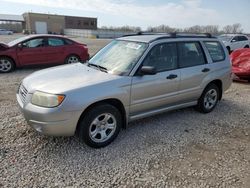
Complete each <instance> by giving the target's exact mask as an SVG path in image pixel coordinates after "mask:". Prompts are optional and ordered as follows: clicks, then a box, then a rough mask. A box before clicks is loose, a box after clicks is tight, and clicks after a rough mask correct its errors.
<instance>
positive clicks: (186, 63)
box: [178, 42, 206, 68]
mask: <svg viewBox="0 0 250 188" xmlns="http://www.w3.org/2000/svg"><path fill="white" fill-rule="evenodd" d="M178 54H179V67H180V68H185V67H192V66H197V65H202V64H205V63H206V61H205V57H204V53H203V51H202V48H201V45H200V43H199V42H180V43H178Z"/></svg>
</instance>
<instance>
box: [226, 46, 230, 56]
mask: <svg viewBox="0 0 250 188" xmlns="http://www.w3.org/2000/svg"><path fill="white" fill-rule="evenodd" d="M227 51H228V53H229V54H230V53H231V49H230V47H229V46H227Z"/></svg>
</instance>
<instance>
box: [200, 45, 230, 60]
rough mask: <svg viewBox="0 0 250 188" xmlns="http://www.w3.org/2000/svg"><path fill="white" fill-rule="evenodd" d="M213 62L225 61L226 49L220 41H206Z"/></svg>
mask: <svg viewBox="0 0 250 188" xmlns="http://www.w3.org/2000/svg"><path fill="white" fill-rule="evenodd" d="M204 43H205V46H206V47H207V49H208V52H209V54H210V56H211V58H212V60H213V62H217V61H223V60H224V59H225V53H224V50H223V48H222V46H221V44H220V43H219V42H216V41H215V42H204Z"/></svg>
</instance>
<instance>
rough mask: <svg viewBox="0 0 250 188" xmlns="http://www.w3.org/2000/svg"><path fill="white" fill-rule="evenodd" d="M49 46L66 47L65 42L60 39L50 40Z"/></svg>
mask: <svg viewBox="0 0 250 188" xmlns="http://www.w3.org/2000/svg"><path fill="white" fill-rule="evenodd" d="M48 44H49V46H62V45H64V41H63V40H62V39H59V38H48Z"/></svg>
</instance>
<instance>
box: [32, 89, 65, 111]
mask: <svg viewBox="0 0 250 188" xmlns="http://www.w3.org/2000/svg"><path fill="white" fill-rule="evenodd" d="M64 98H65V96H64V95H54V94H49V93H44V92H40V91H36V92H35V93H34V94H33V95H32V99H31V102H32V104H34V105H37V106H42V107H47V108H51V107H56V106H59V105H60V104H61V103H62V102H63V100H64Z"/></svg>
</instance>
